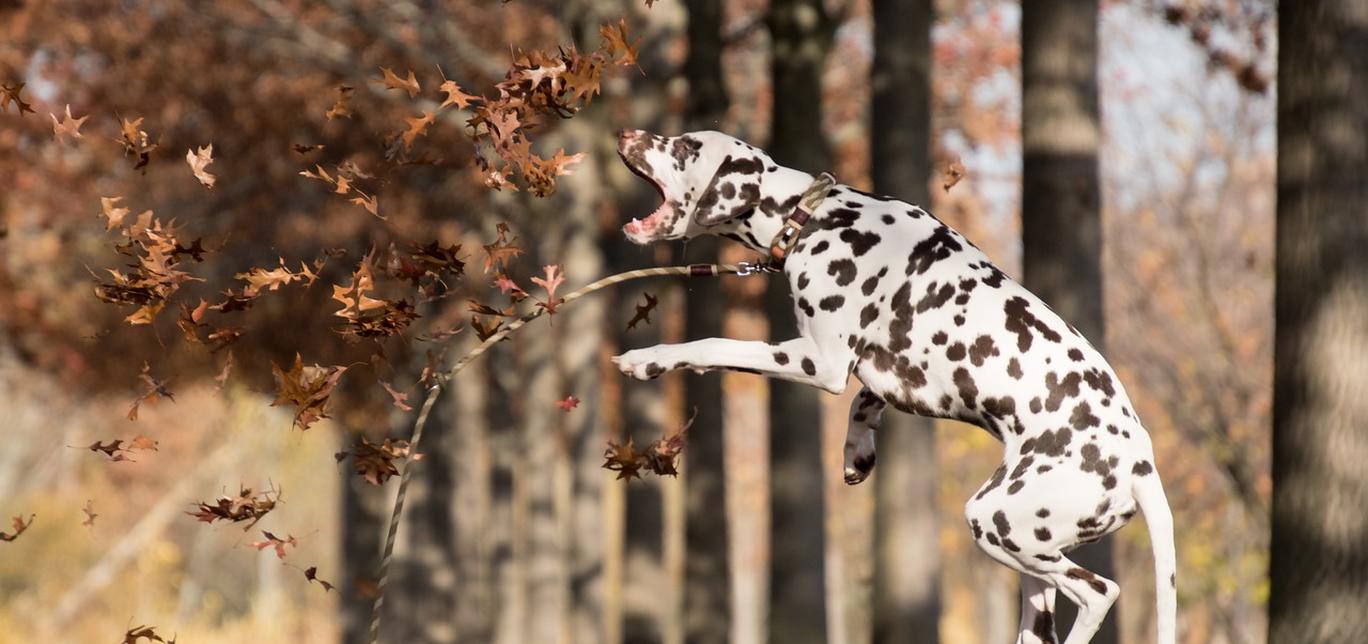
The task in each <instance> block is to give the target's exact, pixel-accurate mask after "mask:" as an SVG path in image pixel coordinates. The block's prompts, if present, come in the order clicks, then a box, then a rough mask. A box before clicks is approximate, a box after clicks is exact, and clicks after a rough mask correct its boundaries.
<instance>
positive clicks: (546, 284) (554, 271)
mask: <svg viewBox="0 0 1368 644" xmlns="http://www.w3.org/2000/svg"><path fill="white" fill-rule="evenodd" d="M542 270H544V271H546V279H542V278H540V277H534V278H532V283H533V284H536V285H537V286H540V287H542V288H544V289H546V301H545V302H541V303H540V304H541V305H542V307H543V308H545V309H546V312H547V313H550V314H555V312H556V307H557V306H560V303H561V300H559V299H556V289H557V288H560V285H561V284H563V283H565V272H564V271H562V270H561V267H560V266H559V265H556V264H550V265H547V266H543V267H542Z"/></svg>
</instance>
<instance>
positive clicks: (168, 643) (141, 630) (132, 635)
mask: <svg viewBox="0 0 1368 644" xmlns="http://www.w3.org/2000/svg"><path fill="white" fill-rule="evenodd" d="M144 638H145V639H147V641H148V642H163V643H164V644H176V638H175V637H174V636H173V637H172V638H171V639H169V640H168V639H165V638H163V637H162V636H161V635H158V634H157V629H156V628H153V627H151V626H134V627H133V628H130V629H128V630H127V631H125V632H124V638H123V642H122V644H141V642H142V640H143V639H144Z"/></svg>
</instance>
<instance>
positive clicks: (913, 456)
mask: <svg viewBox="0 0 1368 644" xmlns="http://www.w3.org/2000/svg"><path fill="white" fill-rule="evenodd" d="M873 11H874V63H873V67H872V69H871V73H870V85H871V90H872V96H871V97H870V120H871V124H872V127H871V131H873V132H876V133H878V135H877V136H874V137H871V139H870V156H871V164H870V167H871V173H872V174H873V179H874V191H875V192H876V193H879V194H887V195H890V196H895V197H898V198H901V199H905V200H907V201H910V202H911V203H914V204H918V205H921V206H928V205H929V201H930V195H929V194H928V193H927V182H928V181H929V180H930V177H931V158H930V149H931V148H930V138H931V24H932V7H931V0H874V4H873ZM876 440H877V446H878V467H877V470H876V471H875V473H874V477H873V481H872V483H873V484H874V486H875V489H874V494H875V511H874V628H873V634H874V638H873V639H874V642H875V643H876V644H885V643H887V644H894V643H897V644H902V643H904V642H919V643H922V644H936V642H939V641H940V628H939V622H940V608H941V604H940V563H939V562H940V555H939V550H940V549H939V547H938V546H939V536H938V535H937V523H938V522H937V517H936V483H937V481H936V435H935V433H934V431H933V428H932V423H931V421H930V420H929V419H925V418H918V417H916V416H910V415H907V414H903V413H901V412H898V411H895V410H893V409H892V408H889V409H888V410H887V411H885V412H884V420H883V427H882V428H880V430H879V434H878V437H877V439H876Z"/></svg>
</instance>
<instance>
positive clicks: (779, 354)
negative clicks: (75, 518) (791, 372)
mask: <svg viewBox="0 0 1368 644" xmlns="http://www.w3.org/2000/svg"><path fill="white" fill-rule="evenodd" d="M774 362H775V363H776V364H788V363H789V357H788V354H787V353H784V352H783V351H775V352H774Z"/></svg>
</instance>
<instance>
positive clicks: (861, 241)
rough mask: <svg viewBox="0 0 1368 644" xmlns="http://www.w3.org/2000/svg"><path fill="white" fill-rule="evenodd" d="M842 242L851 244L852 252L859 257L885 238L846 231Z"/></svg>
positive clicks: (875, 234) (856, 231)
mask: <svg viewBox="0 0 1368 644" xmlns="http://www.w3.org/2000/svg"><path fill="white" fill-rule="evenodd" d="M841 241H843V242H845V243H847V244H850V252H852V253H854V254H855V256H856V257H859V256H861V255H864V254H865V253H867V252H869V249H871V248H873V247H874V246H875V244H878V243H879V242H881V241H883V237H880V236H879V234H878V233H866V232H860V231H858V230H853V229H846V230H842V231H841ZM814 254H815V253H814Z"/></svg>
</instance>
